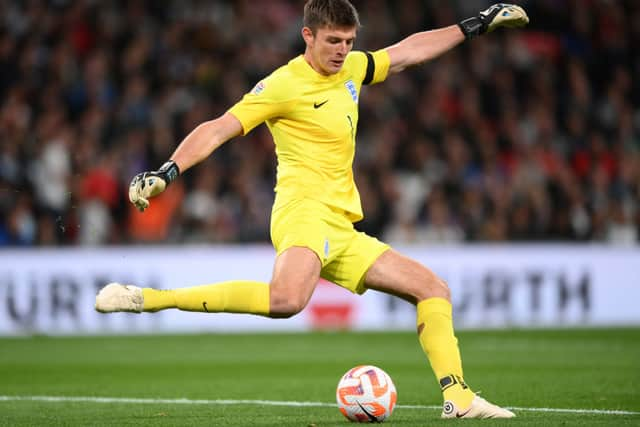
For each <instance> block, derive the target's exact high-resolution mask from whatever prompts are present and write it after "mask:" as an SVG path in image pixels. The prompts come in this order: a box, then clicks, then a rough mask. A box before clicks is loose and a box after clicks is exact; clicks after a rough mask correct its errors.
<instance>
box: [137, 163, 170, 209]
mask: <svg viewBox="0 0 640 427" xmlns="http://www.w3.org/2000/svg"><path fill="white" fill-rule="evenodd" d="M178 175H180V169H179V168H178V165H177V164H176V162H174V161H173V160H169V161H168V162H166V163H165V164H163V165H162V166H161V167H160V169H158V170H157V171H152V172H142V173H139V174H138V175H136V176H135V177H134V178H133V180H132V181H131V185H129V200H131V203H133V204H134V205H135V207H136V208H138V210H140V212H143V211H144V210H145V209H146V208H148V207H149V200H148V199H149V197H155V196H157V195H158V194H160V193H162V192H163V191H164V190H165V188H167V186H168V185H169V184H171V182H172V181H173V180H175V179H176V178H177V177H178Z"/></svg>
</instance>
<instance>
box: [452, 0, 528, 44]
mask: <svg viewBox="0 0 640 427" xmlns="http://www.w3.org/2000/svg"><path fill="white" fill-rule="evenodd" d="M528 23H529V17H528V16H527V13H526V12H525V11H524V9H523V8H521V7H520V6H517V5H515V4H507V3H497V4H494V5H493V6H491V7H490V8H488V9H487V10H483V11H482V12H480V13H479V14H478V16H474V17H472V18H468V19H465V20H464V21H462V22H460V23H459V24H458V26H459V27H460V29H461V30H462V33H463V34H464V36H465V37H466V38H467V39H470V38H472V37H474V36H479V35H480V34H484V33H490V32H491V31H493V30H495V29H496V28H498V27H509V28H514V27H522V26H525V25H526V24H528Z"/></svg>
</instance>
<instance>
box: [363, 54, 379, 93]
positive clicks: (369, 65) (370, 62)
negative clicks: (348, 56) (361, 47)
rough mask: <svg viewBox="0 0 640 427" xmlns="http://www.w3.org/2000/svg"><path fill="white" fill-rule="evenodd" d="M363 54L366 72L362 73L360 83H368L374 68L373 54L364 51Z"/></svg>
mask: <svg viewBox="0 0 640 427" xmlns="http://www.w3.org/2000/svg"><path fill="white" fill-rule="evenodd" d="M364 54H365V55H367V72H366V73H365V75H364V80H362V84H363V85H368V84H369V83H371V81H372V80H373V73H374V72H375V70H376V63H375V61H374V60H373V55H371V54H370V53H369V52H365V53H364Z"/></svg>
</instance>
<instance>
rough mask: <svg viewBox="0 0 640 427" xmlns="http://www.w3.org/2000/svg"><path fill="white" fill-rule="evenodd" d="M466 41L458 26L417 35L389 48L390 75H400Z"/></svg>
mask: <svg viewBox="0 0 640 427" xmlns="http://www.w3.org/2000/svg"><path fill="white" fill-rule="evenodd" d="M462 41H464V34H463V33H462V31H461V30H460V27H458V26H457V25H451V26H449V27H445V28H440V29H438V30H432V31H423V32H420V33H415V34H412V35H410V36H409V37H407V38H406V39H404V40H402V41H401V42H399V43H396V44H394V45H393V46H390V47H388V48H387V52H388V53H389V60H390V65H389V74H393V73H399V72H400V71H402V70H404V69H405V68H407V67H410V66H412V65H417V64H421V63H423V62H426V61H429V60H431V59H433V58H435V57H437V56H439V55H441V54H442V53H444V52H446V51H448V50H449V49H452V48H453V47H455V46H457V45H458V44H460V43H462Z"/></svg>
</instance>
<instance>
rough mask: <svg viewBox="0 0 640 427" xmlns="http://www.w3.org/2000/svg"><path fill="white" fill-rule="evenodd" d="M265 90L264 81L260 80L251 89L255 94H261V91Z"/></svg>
mask: <svg viewBox="0 0 640 427" xmlns="http://www.w3.org/2000/svg"><path fill="white" fill-rule="evenodd" d="M263 90H264V81H259V82H258V84H257V85H255V86H254V87H253V89H251V93H252V94H254V95H260V92H262V91H263Z"/></svg>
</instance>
